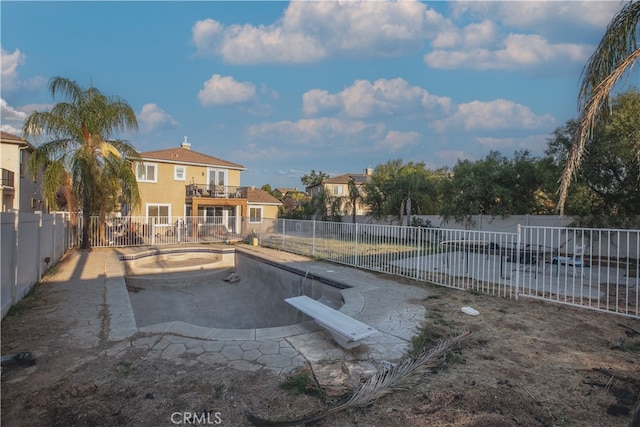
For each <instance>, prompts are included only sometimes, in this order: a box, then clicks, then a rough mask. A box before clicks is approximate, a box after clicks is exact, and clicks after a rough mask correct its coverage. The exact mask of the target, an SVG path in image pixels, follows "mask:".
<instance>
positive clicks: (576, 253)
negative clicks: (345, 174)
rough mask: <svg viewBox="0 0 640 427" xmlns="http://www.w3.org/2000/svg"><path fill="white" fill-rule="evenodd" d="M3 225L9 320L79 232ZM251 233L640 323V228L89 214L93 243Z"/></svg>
mask: <svg viewBox="0 0 640 427" xmlns="http://www.w3.org/2000/svg"><path fill="white" fill-rule="evenodd" d="M1 219H2V221H1V222H2V223H1V225H2V229H1V233H2V234H1V236H0V237H1V239H0V242H1V244H2V257H1V262H2V263H1V267H2V269H1V270H0V275H1V277H2V295H1V297H2V315H3V316H4V315H5V314H6V312H7V311H8V309H9V307H10V306H11V305H12V304H14V303H15V302H17V301H18V300H19V299H20V298H22V297H23V296H24V295H25V294H26V293H27V292H28V291H29V290H30V289H31V287H32V286H33V284H34V283H36V282H37V280H39V278H40V277H41V276H42V274H43V273H44V271H45V270H46V268H47V267H48V266H50V265H53V264H54V263H56V262H57V261H58V260H59V259H60V257H61V256H62V255H63V254H64V253H65V251H66V250H67V249H68V248H70V247H71V246H73V245H74V241H73V234H74V233H73V232H72V231H73V230H72V228H71V226H70V221H69V216H68V214H64V213H55V214H30V213H24V214H23V213H20V214H17V213H2V214H1ZM78 220H79V222H78V225H77V227H78V228H77V230H76V234H77V236H78V237H80V236H81V235H82V232H81V229H82V222H81V218H78ZM254 236H255V237H257V238H258V239H259V241H260V243H261V244H262V245H263V246H271V247H274V248H278V249H282V250H285V251H289V252H293V253H299V254H302V255H307V256H312V257H317V258H322V259H326V260H329V261H333V262H337V263H341V264H345V265H349V266H352V267H356V268H362V269H368V270H372V271H378V272H383V273H388V274H394V275H399V276H403V277H408V278H411V279H414V280H419V281H428V282H432V283H435V284H439V285H442V286H448V287H453V288H459V289H469V290H475V291H478V292H482V293H486V294H492V295H498V296H502V297H508V298H518V297H520V296H524V297H530V298H537V299H544V300H548V301H553V302H558V303H563V304H569V305H574V306H578V307H584V308H589V309H594V310H602V311H606V312H613V313H616V314H620V315H624V316H630V317H634V318H640V310H639V308H640V307H639V306H640V301H639V298H640V297H639V292H638V291H639V288H640V259H639V258H640V255H639V254H640V230H614V229H588V228H568V227H543V226H517V228H516V230H515V231H514V232H513V233H509V232H497V231H471V230H459V229H446V228H426V227H407V226H394V225H380V224H352V223H336V222H319V221H303V220H289V219H279V220H278V219H267V218H261V219H256V218H246V217H171V218H169V217H164V218H163V217H157V218H147V217H126V218H109V219H107V220H106V221H105V222H104V223H102V224H101V223H100V221H99V219H98V218H97V217H92V218H91V224H90V239H91V242H90V243H91V246H92V247H108V246H135V245H164V244H180V243H208V242H224V241H228V242H233V241H239V240H244V239H246V238H248V237H254ZM34 258H35V260H36V262H34Z"/></svg>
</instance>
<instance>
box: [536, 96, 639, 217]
mask: <svg viewBox="0 0 640 427" xmlns="http://www.w3.org/2000/svg"><path fill="white" fill-rule="evenodd" d="M578 131H579V130H578V123H577V122H576V121H574V120H572V121H569V122H567V124H566V125H565V126H564V128H562V129H560V130H557V131H556V132H555V135H556V138H555V139H554V140H552V141H550V143H549V148H548V150H547V154H548V155H549V156H550V157H551V158H552V159H555V161H556V162H558V159H562V158H563V157H564V156H566V155H567V153H568V152H569V151H570V150H571V146H572V145H571V142H572V141H573V139H574V136H575V132H578ZM638 140H640V92H639V91H638V90H630V91H627V92H624V93H621V94H619V95H617V96H616V97H615V98H614V99H613V102H612V106H611V114H610V117H609V118H608V120H607V122H606V123H605V124H604V125H603V126H600V127H598V128H596V129H595V130H594V132H593V136H592V137H591V138H589V139H588V140H587V144H586V146H585V154H584V158H583V160H582V165H583V166H582V167H581V168H580V170H579V171H578V172H577V174H576V182H575V183H574V190H573V191H572V193H571V194H570V195H569V196H568V198H567V201H566V213H567V214H569V215H575V216H578V217H579V219H578V221H577V222H578V224H579V225H584V226H596V227H628V226H633V227H635V226H637V220H636V218H637V216H638V215H640V203H638V200H640V163H638V161H637V159H636V157H635V156H636V154H635V147H636V145H637V142H638Z"/></svg>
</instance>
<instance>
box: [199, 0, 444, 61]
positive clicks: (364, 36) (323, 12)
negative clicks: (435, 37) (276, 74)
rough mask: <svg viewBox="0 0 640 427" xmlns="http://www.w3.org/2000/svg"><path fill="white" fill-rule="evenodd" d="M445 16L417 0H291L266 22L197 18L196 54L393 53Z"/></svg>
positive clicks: (309, 57) (290, 57) (278, 57)
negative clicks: (276, 17) (275, 18)
mask: <svg viewBox="0 0 640 427" xmlns="http://www.w3.org/2000/svg"><path fill="white" fill-rule="evenodd" d="M443 22H445V21H444V19H443V18H442V16H440V15H439V14H437V13H435V12H434V11H432V10H429V9H427V7H426V6H425V5H424V4H423V3H421V2H413V1H402V2H370V1H365V2H352V1H346V2H334V1H330V2H291V3H289V5H288V7H287V9H286V11H285V12H284V15H283V16H282V17H281V18H280V19H279V20H278V21H276V22H274V23H273V24H271V25H260V26H253V25H249V24H246V25H239V24H234V25H229V26H224V25H222V24H221V23H220V22H218V21H215V20H213V19H206V20H202V21H198V22H196V24H195V25H194V26H193V29H192V34H193V37H192V40H193V43H194V45H195V46H196V49H197V51H198V53H199V54H202V55H219V56H222V58H223V59H224V61H225V62H229V63H232V64H258V63H278V62H290V63H310V62H316V61H320V60H322V59H325V58H327V57H329V56H333V55H336V54H337V55H344V54H356V55H365V56H398V55H401V54H402V53H404V52H407V51H408V50H410V51H415V50H416V49H419V48H420V46H421V45H422V41H423V39H424V38H425V35H427V34H428V32H429V31H432V32H433V33H434V34H435V33H437V30H435V29H434V28H433V27H439V26H440V25H442V23H443Z"/></svg>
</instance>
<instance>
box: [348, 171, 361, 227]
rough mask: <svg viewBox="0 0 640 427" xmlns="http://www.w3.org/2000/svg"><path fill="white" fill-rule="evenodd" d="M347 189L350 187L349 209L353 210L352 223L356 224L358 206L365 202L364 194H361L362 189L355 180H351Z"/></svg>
mask: <svg viewBox="0 0 640 427" xmlns="http://www.w3.org/2000/svg"><path fill="white" fill-rule="evenodd" d="M347 187H348V192H347V199H348V202H347V208H348V209H351V217H352V222H353V223H354V224H355V223H356V215H357V212H358V204H359V203H362V202H363V201H364V197H363V196H362V193H361V192H360V188H359V187H358V184H356V181H355V180H354V179H350V180H349V183H348V184H347Z"/></svg>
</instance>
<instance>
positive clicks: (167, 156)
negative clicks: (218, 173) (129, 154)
mask: <svg viewBox="0 0 640 427" xmlns="http://www.w3.org/2000/svg"><path fill="white" fill-rule="evenodd" d="M140 157H142V159H143V160H158V161H162V162H169V163H178V164H180V163H183V164H195V165H202V166H223V167H226V168H231V169H241V170H244V169H245V167H244V166H243V165H240V164H238V163H233V162H229V161H227V160H222V159H219V158H217V157H213V156H210V155H208V154H203V153H199V152H197V151H193V150H191V149H188V148H183V147H178V148H168V149H166V150H156V151H146V152H144V153H140Z"/></svg>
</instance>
